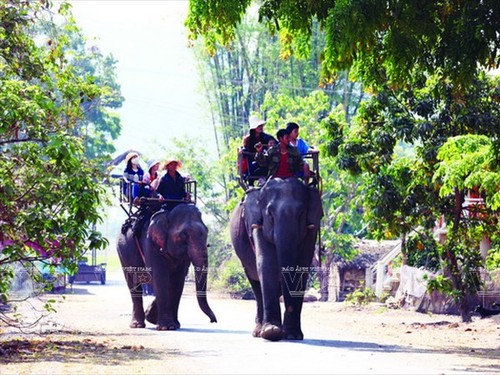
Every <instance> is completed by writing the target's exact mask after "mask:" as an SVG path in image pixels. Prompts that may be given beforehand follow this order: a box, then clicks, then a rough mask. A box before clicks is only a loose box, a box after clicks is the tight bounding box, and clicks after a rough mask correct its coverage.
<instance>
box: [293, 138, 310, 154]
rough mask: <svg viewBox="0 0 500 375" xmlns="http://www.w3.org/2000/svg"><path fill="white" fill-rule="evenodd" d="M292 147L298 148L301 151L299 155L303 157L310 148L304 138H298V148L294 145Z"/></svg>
mask: <svg viewBox="0 0 500 375" xmlns="http://www.w3.org/2000/svg"><path fill="white" fill-rule="evenodd" d="M290 144H291V143H290ZM291 145H292V144H291ZM292 146H294V147H297V149H298V150H299V153H300V154H301V155H302V156H304V155H305V154H307V152H308V151H309V148H310V147H309V145H308V144H307V143H306V141H304V140H303V139H302V138H297V145H296V146H295V145H292Z"/></svg>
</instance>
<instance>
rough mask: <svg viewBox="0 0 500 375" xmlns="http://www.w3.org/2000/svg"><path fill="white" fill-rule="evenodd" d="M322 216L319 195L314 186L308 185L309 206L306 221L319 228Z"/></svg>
mask: <svg viewBox="0 0 500 375" xmlns="http://www.w3.org/2000/svg"><path fill="white" fill-rule="evenodd" d="M322 217H323V205H322V204H321V195H320V194H319V191H318V190H317V189H316V188H313V187H309V208H308V210H307V222H308V223H310V224H315V225H316V227H317V228H319V225H320V222H321V218H322Z"/></svg>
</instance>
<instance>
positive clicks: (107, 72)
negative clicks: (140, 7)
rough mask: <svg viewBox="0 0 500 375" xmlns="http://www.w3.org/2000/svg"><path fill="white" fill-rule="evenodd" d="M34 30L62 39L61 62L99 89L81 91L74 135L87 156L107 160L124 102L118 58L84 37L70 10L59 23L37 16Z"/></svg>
mask: <svg viewBox="0 0 500 375" xmlns="http://www.w3.org/2000/svg"><path fill="white" fill-rule="evenodd" d="M68 9H69V10H70V9H71V8H68ZM33 33H35V34H39V35H40V36H42V37H43V38H45V39H46V40H50V41H54V40H59V41H61V42H60V44H61V46H62V45H64V47H61V48H63V51H62V53H63V54H64V63H65V64H69V65H71V66H72V67H73V69H74V73H75V74H76V75H80V76H81V77H84V79H85V80H86V81H87V82H88V83H89V84H93V85H96V86H97V87H99V88H100V90H101V92H100V95H99V96H88V95H86V94H85V93H83V92H81V93H80V96H81V105H82V109H83V117H81V118H80V119H78V121H77V124H76V125H75V127H74V129H73V134H74V135H76V136H79V137H82V138H83V141H84V148H85V155H86V156H87V158H89V159H96V158H101V159H106V158H107V157H109V155H110V154H112V153H114V152H115V151H116V150H115V148H114V146H113V141H114V140H116V139H117V138H118V136H119V135H120V131H121V122H120V117H119V116H118V114H117V113H116V112H115V110H116V109H117V108H120V107H121V106H122V104H123V101H124V98H123V97H122V96H121V93H120V85H119V84H118V83H117V80H116V79H117V77H116V64H117V61H116V60H115V59H114V58H113V56H112V55H106V56H105V55H103V54H102V52H101V51H100V49H99V47H98V46H96V45H93V44H91V43H90V42H89V41H87V40H86V38H85V36H84V35H83V32H82V30H81V29H80V28H79V27H78V25H77V24H76V21H75V20H74V18H73V16H72V15H71V13H69V11H68V14H67V16H66V17H65V18H63V19H62V21H59V22H58V23H56V22H55V21H54V19H53V17H52V16H51V15H50V14H49V15H45V17H40V22H37V23H36V24H35V25H34V28H33ZM51 43H52V42H51ZM104 165H105V163H103V166H104Z"/></svg>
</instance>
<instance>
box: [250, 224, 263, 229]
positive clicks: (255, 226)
mask: <svg viewBox="0 0 500 375" xmlns="http://www.w3.org/2000/svg"><path fill="white" fill-rule="evenodd" d="M252 229H262V225H259V224H252Z"/></svg>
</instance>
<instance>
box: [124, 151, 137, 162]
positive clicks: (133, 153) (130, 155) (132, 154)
mask: <svg viewBox="0 0 500 375" xmlns="http://www.w3.org/2000/svg"><path fill="white" fill-rule="evenodd" d="M136 156H137V157H139V154H138V153H137V152H129V153H128V154H127V156H126V157H125V164H127V165H128V162H129V161H130V159H132V158H134V157H136Z"/></svg>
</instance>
